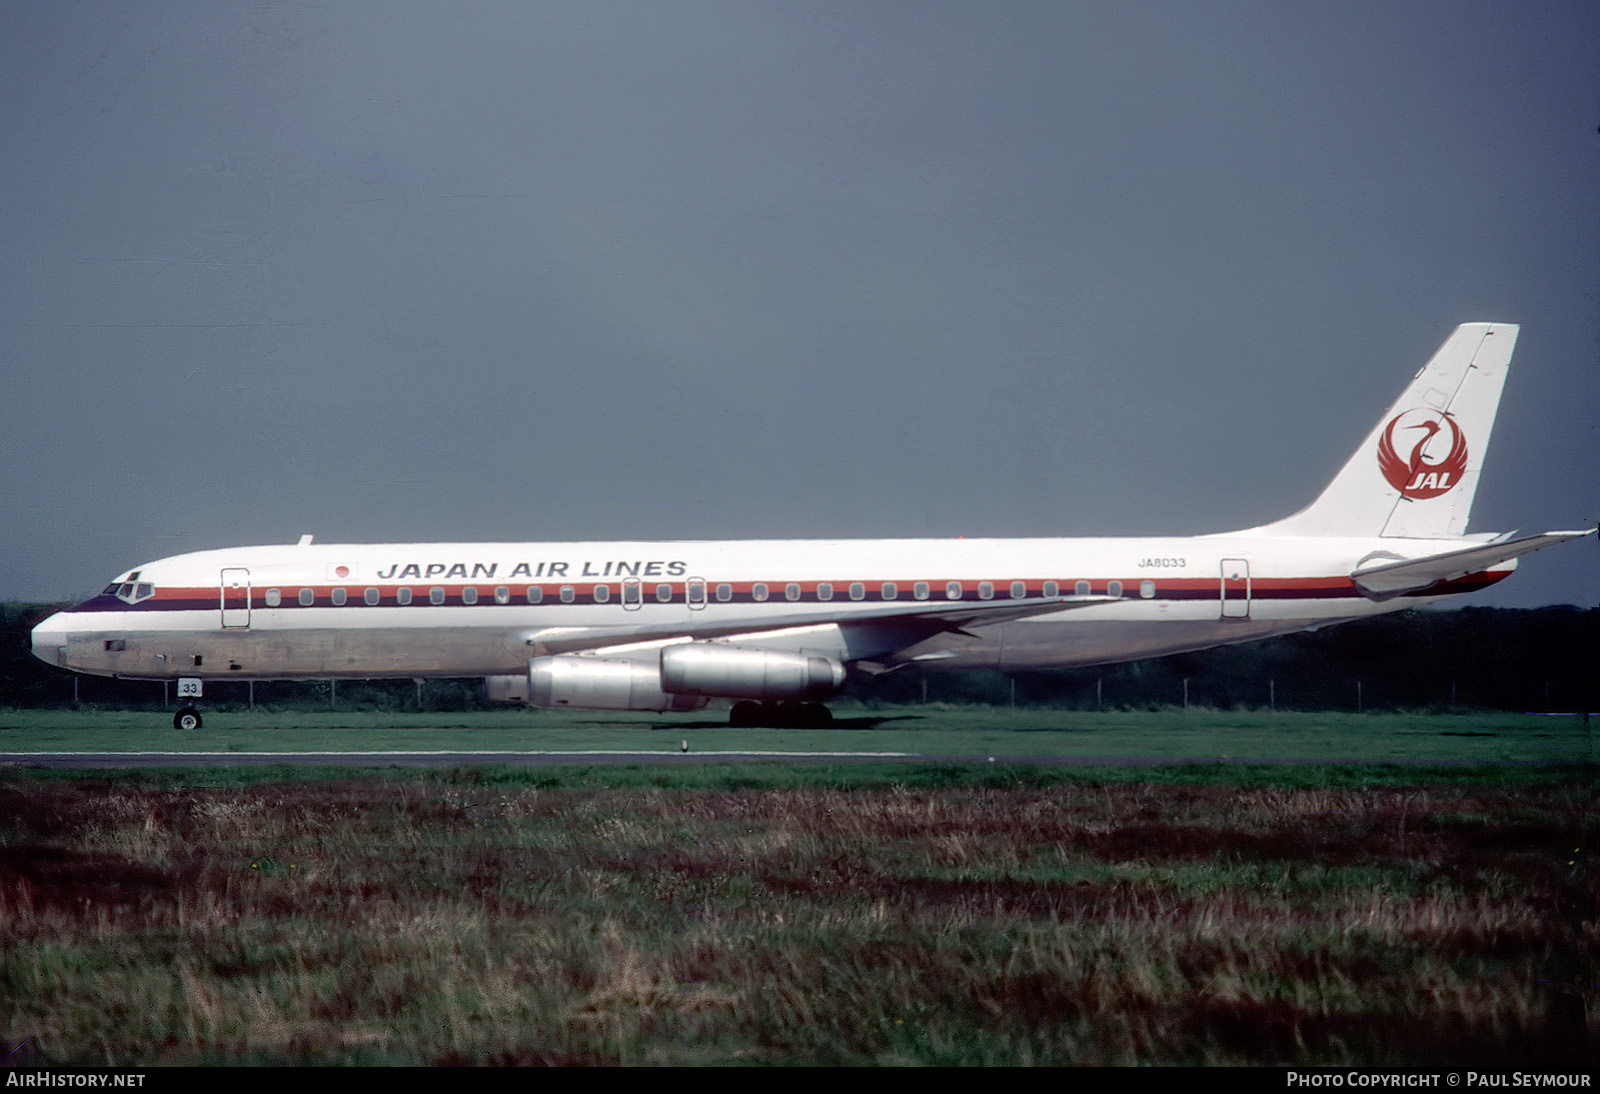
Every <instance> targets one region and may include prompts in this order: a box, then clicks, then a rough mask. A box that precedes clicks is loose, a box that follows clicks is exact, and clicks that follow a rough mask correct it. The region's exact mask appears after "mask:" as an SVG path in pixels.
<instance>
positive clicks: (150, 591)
mask: <svg viewBox="0 0 1600 1094" xmlns="http://www.w3.org/2000/svg"><path fill="white" fill-rule="evenodd" d="M106 592H108V593H112V594H114V595H115V596H116V598H117V599H118V600H120V601H122V602H123V603H125V604H137V603H139V601H141V600H149V599H150V598H151V597H152V596H155V595H156V587H155V586H154V585H152V584H150V582H148V581H124V582H123V583H122V584H121V585H111V586H108V587H107V589H106Z"/></svg>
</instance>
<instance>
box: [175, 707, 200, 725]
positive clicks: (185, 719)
mask: <svg viewBox="0 0 1600 1094" xmlns="http://www.w3.org/2000/svg"><path fill="white" fill-rule="evenodd" d="M172 728H173V729H199V728H200V712H199V711H198V710H196V709H194V707H184V708H183V709H182V710H180V711H178V713H176V714H174V715H173V716H172Z"/></svg>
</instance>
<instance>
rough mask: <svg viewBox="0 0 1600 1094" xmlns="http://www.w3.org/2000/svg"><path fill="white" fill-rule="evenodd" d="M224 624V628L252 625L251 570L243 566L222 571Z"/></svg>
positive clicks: (237, 628) (240, 627) (235, 628)
mask: <svg viewBox="0 0 1600 1094" xmlns="http://www.w3.org/2000/svg"><path fill="white" fill-rule="evenodd" d="M222 626H223V629H224V630H243V629H245V628H247V627H249V626H250V571H249V570H246V569H244V568H242V567H229V568H228V569H226V570H223V571H222Z"/></svg>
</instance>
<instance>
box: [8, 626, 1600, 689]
mask: <svg viewBox="0 0 1600 1094" xmlns="http://www.w3.org/2000/svg"><path fill="white" fill-rule="evenodd" d="M57 607H58V606H57V605H38V604H0V706H5V707H70V706H72V705H73V704H74V703H76V704H79V705H92V706H106V707H118V708H132V709H145V708H148V709H159V708H162V707H166V706H171V705H173V696H174V694H175V690H176V689H175V688H173V687H170V686H169V687H164V686H163V685H162V684H161V683H160V682H152V681H139V680H109V679H105V678H103V677H96V676H78V675H77V674H75V673H71V672H67V671H66V670H64V669H58V668H55V667H53V666H50V665H46V664H44V663H43V662H42V661H39V660H37V659H36V658H34V657H33V656H32V654H31V653H30V651H29V632H30V631H31V630H32V628H33V626H34V624H36V623H38V622H39V621H40V620H42V619H43V618H44V617H45V616H47V615H48V614H49V613H50V612H52V611H54V610H56V609H57ZM1597 685H1600V608H1586V609H1585V608H1573V607H1550V608H1532V609H1516V608H1461V609H1458V610H1454V611H1421V610H1413V611H1403V612H1397V613H1394V614H1392V615H1384V616H1379V617H1376V618H1373V619H1366V620H1358V621H1356V622H1352V623H1344V624H1340V625H1339V626H1336V627H1327V628H1324V629H1321V630H1315V631H1303V632H1300V633H1298V634H1291V635H1284V636H1282V637H1278V638H1269V639H1263V640H1261V641H1258V642H1249V643H1244V644H1241V645H1237V646H1227V647H1223V648H1220V649H1214V650H1203V651H1200V652H1197V653H1188V654H1179V655H1176V656H1171V657H1160V658H1153V659H1151V660H1148V661H1137V662H1132V663H1129V664H1121V665H1105V666H1099V667H1091V668H1081V669H1051V670H1042V671H1033V672H1005V673H1001V672H943V673H941V672H930V673H921V672H890V673H886V674H883V675H881V676H877V677H870V678H862V679H853V680H852V681H851V682H850V684H849V686H848V689H847V691H846V693H845V696H844V697H845V698H847V699H854V700H858V701H861V702H865V703H869V704H912V703H922V702H929V703H935V702H945V703H974V704H985V705H992V706H1005V705H1008V704H1015V705H1017V706H1048V707H1066V708H1075V709H1089V710H1092V709H1096V708H1101V709H1108V710H1111V709H1140V708H1170V707H1178V706H1182V705H1185V704H1187V705H1189V706H1194V707H1207V708H1212V709H1224V710H1226V709H1262V710H1265V709H1269V708H1271V709H1278V710H1400V709H1405V710H1417V709H1431V710H1450V709H1460V710H1506V711H1584V710H1590V711H1592V710H1595V709H1596V704H1597V701H1600V686H1597ZM206 700H207V706H210V707H213V708H218V707H221V708H227V707H229V706H243V705H246V704H249V703H252V702H253V703H255V704H257V705H268V706H276V707H299V708H306V709H314V708H322V709H327V708H328V707H330V706H337V707H340V708H351V707H368V708H377V709H385V710H406V709H411V710H415V709H419V708H420V709H426V710H463V709H471V708H476V707H480V706H484V705H486V704H484V703H483V701H482V698H481V695H480V692H479V681H477V680H475V679H463V680H429V681H426V682H425V683H424V684H420V685H419V684H416V683H414V682H413V681H410V680H341V681H338V682H337V683H335V682H331V681H327V680H319V681H299V682H284V681H260V682H257V683H256V684H254V685H253V686H251V685H247V684H245V683H243V682H239V681H216V682H213V681H209V680H208V681H207V682H206Z"/></svg>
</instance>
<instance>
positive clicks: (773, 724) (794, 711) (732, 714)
mask: <svg viewBox="0 0 1600 1094" xmlns="http://www.w3.org/2000/svg"><path fill="white" fill-rule="evenodd" d="M728 724H729V725H730V726H733V727H735V728H737V729H747V728H751V727H755V726H765V727H770V728H772V729H822V728H824V727H826V726H831V725H832V724H833V712H832V711H831V710H829V709H828V708H827V707H825V706H823V705H822V704H821V703H753V702H750V701H749V700H745V701H744V702H740V703H735V704H733V709H732V710H731V711H729V712H728Z"/></svg>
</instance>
